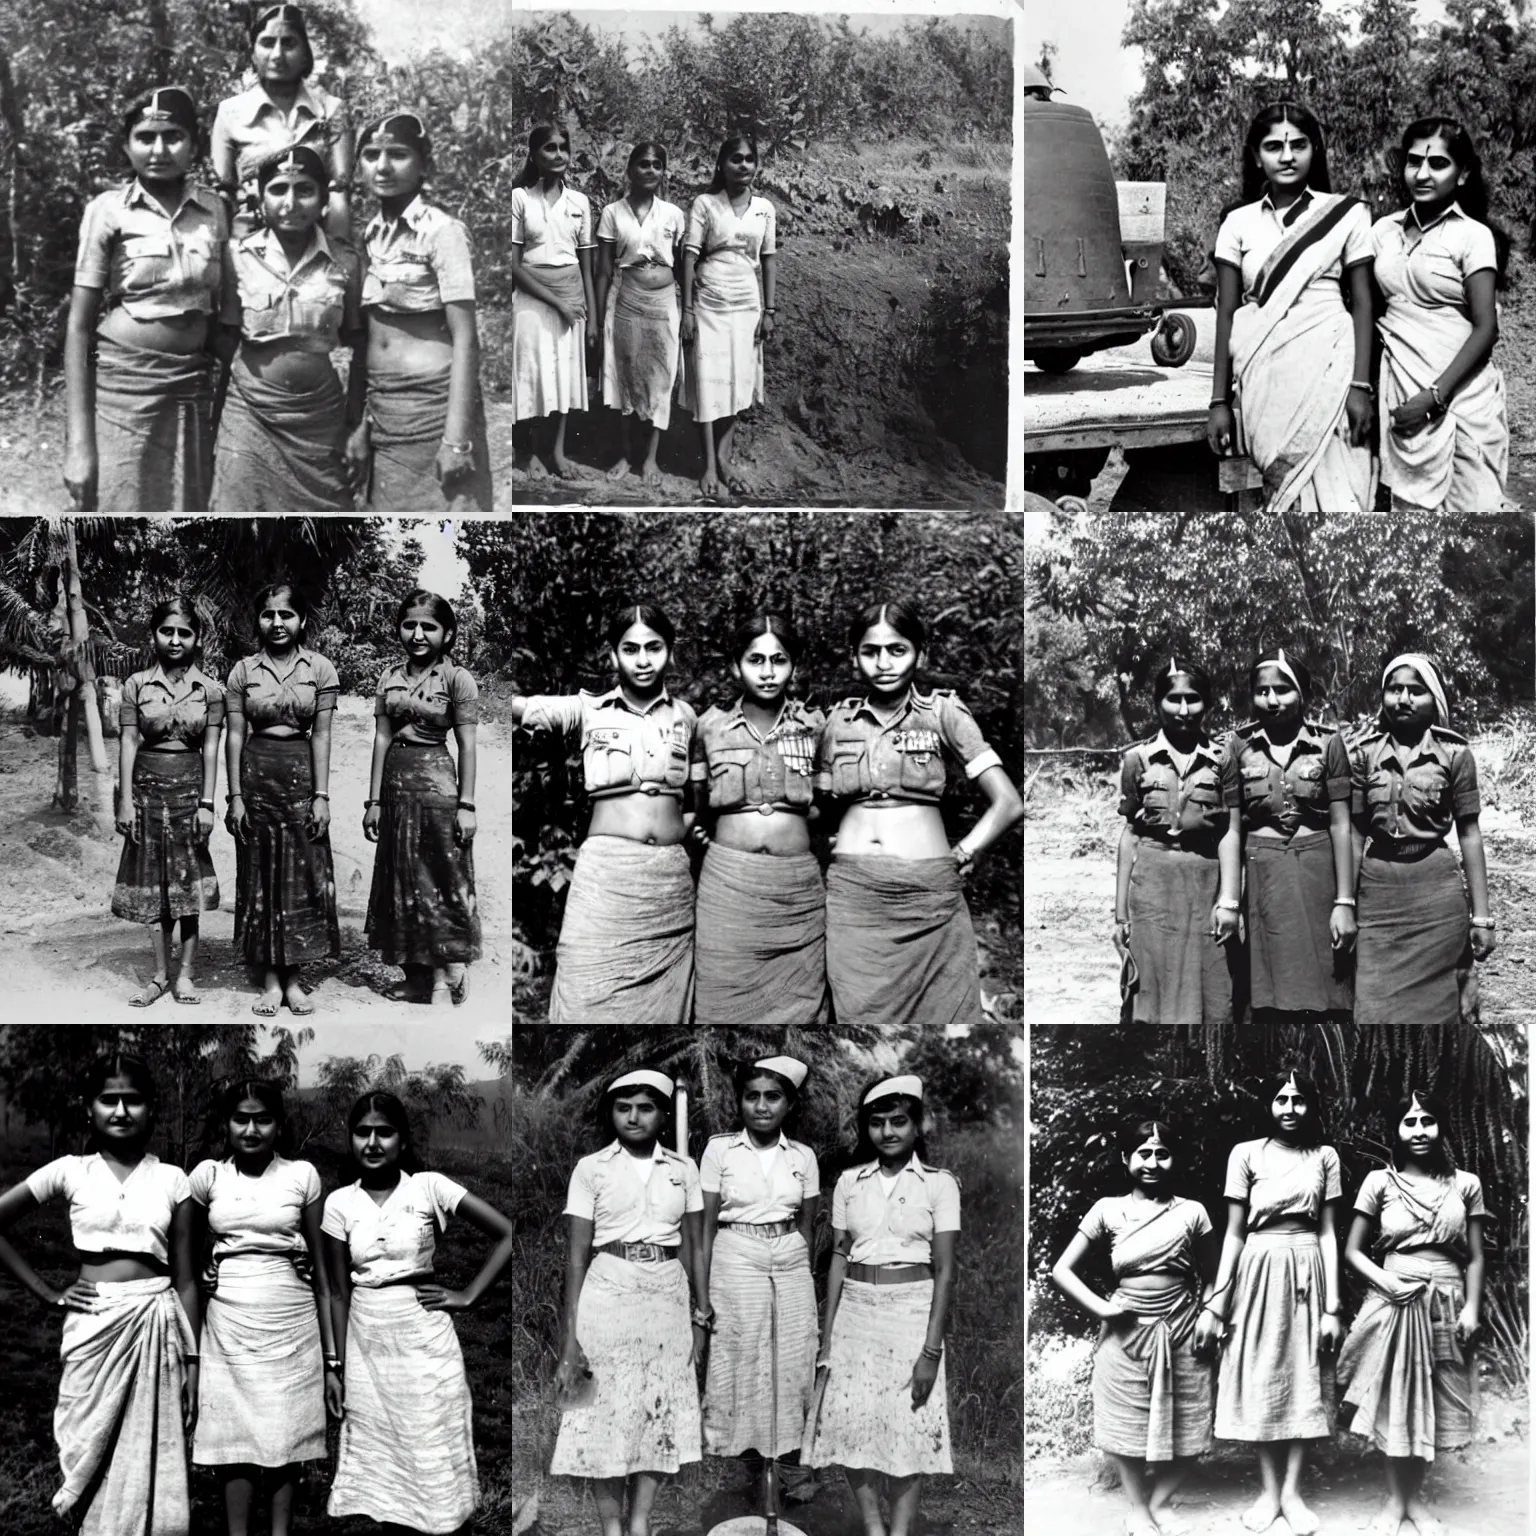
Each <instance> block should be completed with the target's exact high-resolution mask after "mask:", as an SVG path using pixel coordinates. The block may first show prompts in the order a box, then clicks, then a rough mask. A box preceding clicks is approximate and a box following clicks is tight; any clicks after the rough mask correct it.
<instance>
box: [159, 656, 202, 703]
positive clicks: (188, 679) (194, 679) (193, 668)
mask: <svg viewBox="0 0 1536 1536" xmlns="http://www.w3.org/2000/svg"><path fill="white" fill-rule="evenodd" d="M148 681H149V682H151V683H158V684H159V685H160V686H161V687H162V688H165V689H166V690H168V691H169V692H170V693H171V694H173V695H174V694H175V693H176V689H177V686H178V685H177V684H175V683H173V682H172V681H171V677H170V674H169V673H168V672H167V671H166V670H165V666H164V664H163V663H161V662H158V661H157V662H156V663H155V666H154V670H153V671H152V672H151V673H150V674H149V678H148ZM202 681H203V674H202V673H201V672H199V671H198V669H197V664H196V663H195V662H191V663H188V666H187V670H186V671H185V672H183V673H182V675H181V683H180V686H181V687H182V688H183V689H188V690H190V689H191V687H192V686H193V684H195V683H200V682H202Z"/></svg>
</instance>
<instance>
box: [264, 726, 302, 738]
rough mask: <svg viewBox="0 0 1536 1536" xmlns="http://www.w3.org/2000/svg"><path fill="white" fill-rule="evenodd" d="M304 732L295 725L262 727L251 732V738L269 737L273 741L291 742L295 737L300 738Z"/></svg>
mask: <svg viewBox="0 0 1536 1536" xmlns="http://www.w3.org/2000/svg"><path fill="white" fill-rule="evenodd" d="M303 734H304V732H303V731H302V730H300V728H299V727H298V726H296V725H264V726H262V728H261V729H260V730H259V731H258V730H252V732H251V735H252V736H270V737H271V738H272V739H273V740H274V741H292V740H293V738H294V737H295V736H302V735H303Z"/></svg>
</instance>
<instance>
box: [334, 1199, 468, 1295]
mask: <svg viewBox="0 0 1536 1536" xmlns="http://www.w3.org/2000/svg"><path fill="white" fill-rule="evenodd" d="M467 1193H468V1191H467V1190H466V1189H465V1188H464V1186H463V1185H462V1184H456V1183H454V1181H453V1180H452V1179H450V1178H447V1177H445V1176H444V1175H443V1174H441V1173H432V1172H424V1173H402V1174H401V1175H400V1182H399V1183H398V1184H396V1185H395V1187H394V1188H393V1189H392V1190H390V1192H389V1198H388V1199H387V1200H386V1201H385V1202H384V1204H383V1205H379V1204H378V1203H377V1202H376V1201H375V1200H374V1198H373V1196H372V1195H370V1194H369V1193H368V1191H367V1190H366V1189H364V1188H363V1186H362V1184H361V1183H360V1182H356V1181H354V1182H353V1183H351V1184H348V1185H347V1186H346V1187H345V1188H343V1189H336V1190H332V1191H331V1193H330V1194H328V1195H327V1196H326V1197H325V1211H324V1213H323V1214H322V1215H321V1217H320V1230H321V1231H322V1232H324V1233H325V1234H326V1235H327V1236H329V1237H334V1238H337V1239H339V1240H340V1241H341V1242H344V1243H345V1244H346V1245H347V1249H348V1252H349V1253H350V1255H351V1261H352V1284H353V1285H356V1286H361V1287H362V1288H363V1289H365V1290H375V1289H377V1288H378V1287H379V1286H381V1285H394V1284H397V1283H399V1282H402V1281H411V1280H429V1279H431V1277H432V1261H433V1259H434V1257H435V1256H436V1253H437V1234H438V1233H439V1232H440V1231H441V1230H442V1229H443V1228H444V1227H446V1226H447V1225H448V1218H449V1217H450V1216H451V1215H453V1213H454V1212H455V1211H456V1210H458V1208H459V1202H460V1201H461V1200H462V1199H463V1198H464V1196H465V1195H466V1194H467Z"/></svg>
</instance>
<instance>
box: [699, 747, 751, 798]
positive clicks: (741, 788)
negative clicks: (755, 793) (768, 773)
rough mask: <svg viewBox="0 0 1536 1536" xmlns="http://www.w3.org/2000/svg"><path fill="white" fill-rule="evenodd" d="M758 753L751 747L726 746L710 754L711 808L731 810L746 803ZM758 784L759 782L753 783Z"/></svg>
mask: <svg viewBox="0 0 1536 1536" xmlns="http://www.w3.org/2000/svg"><path fill="white" fill-rule="evenodd" d="M756 756H757V753H756V751H755V750H754V749H753V748H751V747H727V748H725V749H724V750H722V751H718V752H711V753H710V754H709V804H710V808H711V809H712V810H717V811H723V810H729V809H731V808H733V807H736V806H742V805H745V804H746V803H747V793H748V781H749V780H750V779H756V778H757V777H758V775H756V774H753V773H752V772H751V768H752V759H753V758H755V757H756ZM753 788H759V789H760V786H759V785H753Z"/></svg>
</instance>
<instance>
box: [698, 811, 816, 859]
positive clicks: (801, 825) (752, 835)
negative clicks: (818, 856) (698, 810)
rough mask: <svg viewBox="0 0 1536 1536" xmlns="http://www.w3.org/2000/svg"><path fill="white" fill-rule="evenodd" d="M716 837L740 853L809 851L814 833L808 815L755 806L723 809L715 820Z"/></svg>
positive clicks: (721, 842) (726, 846) (719, 841)
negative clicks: (806, 817) (807, 822)
mask: <svg viewBox="0 0 1536 1536" xmlns="http://www.w3.org/2000/svg"><path fill="white" fill-rule="evenodd" d="M714 839H715V841H716V842H717V843H719V844H721V846H722V847H725V848H734V849H736V850H737V852H739V853H779V854H784V853H809V852H810V849H811V832H810V828H809V827H808V826H807V825H806V821H805V817H804V816H797V815H796V814H795V813H794V812H793V811H772V810H771V811H769V812H768V814H767V815H764V814H763V813H762V812H761V811H759V810H758V809H757V808H756V807H755V806H750V807H749V806H744V807H742V808H741V809H740V810H735V811H722V812H721V813H720V819H719V820H718V821H717V822H716V823H715V832H714Z"/></svg>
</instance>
